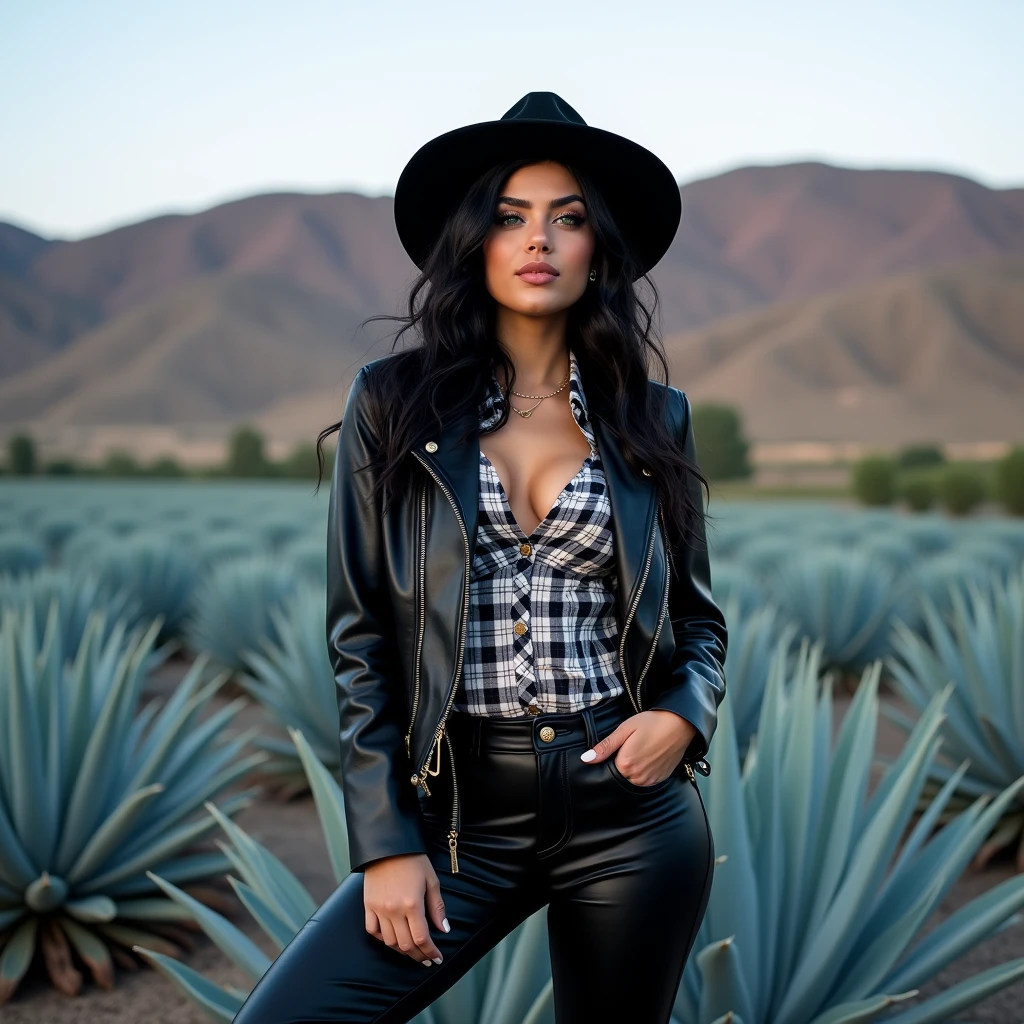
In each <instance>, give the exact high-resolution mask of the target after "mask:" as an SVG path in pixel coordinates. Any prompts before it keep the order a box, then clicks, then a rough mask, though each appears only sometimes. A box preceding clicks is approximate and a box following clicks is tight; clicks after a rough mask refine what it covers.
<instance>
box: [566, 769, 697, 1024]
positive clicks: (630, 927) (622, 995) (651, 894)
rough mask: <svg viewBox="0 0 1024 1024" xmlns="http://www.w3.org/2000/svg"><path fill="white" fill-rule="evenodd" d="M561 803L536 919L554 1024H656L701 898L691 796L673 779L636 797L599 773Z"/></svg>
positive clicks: (665, 1012) (691, 788) (610, 773)
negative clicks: (564, 840)
mask: <svg viewBox="0 0 1024 1024" xmlns="http://www.w3.org/2000/svg"><path fill="white" fill-rule="evenodd" d="M583 767H584V768H586V767H587V766H586V765H584V766H583ZM593 767H594V768H595V769H599V768H600V767H601V766H600V765H595V766H593ZM577 775H578V777H580V778H582V775H581V773H579V772H577ZM573 796H574V798H576V802H575V804H574V809H573V825H574V835H573V840H572V842H571V843H570V844H569V846H568V847H567V848H566V850H565V851H564V852H565V854H566V855H567V856H566V859H565V860H564V861H563V862H562V863H561V864H560V865H559V868H558V872H557V877H556V879H555V880H556V883H557V884H556V886H555V887H554V888H553V890H552V892H551V893H550V899H551V903H550V906H549V907H548V918H547V919H548V937H549V945H550V949H551V968H552V975H553V979H554V999H555V1011H556V1020H557V1022H558V1024H584V1022H593V1021H594V1020H629V1021H631V1022H633V1024H667V1022H668V1020H669V1017H670V1015H671V1009H672V1004H673V1002H674V1000H675V997H676V993H677V991H678V988H679V983H680V980H681V978H682V974H683V968H684V967H685V965H686V960H687V958H688V956H689V954H690V950H691V948H692V946H693V942H694V940H695V938H696V935H697V930H698V928H699V927H700V923H701V921H702V919H703V917H704V912H705V910H706V908H707V902H708V897H709V896H710V893H711V881H712V875H713V864H714V843H713V840H712V836H711V830H710V828H709V827H708V820H707V815H706V813H705V811H704V805H703V802H702V800H701V797H700V793H699V791H698V790H697V787H696V785H695V784H694V783H692V782H690V781H689V779H686V778H684V777H680V776H673V777H672V779H671V780H670V782H669V784H668V785H667V786H659V785H655V786H654V787H653V788H652V790H651V792H644V791H643V788H642V787H638V786H634V785H632V784H631V783H629V782H628V781H627V782H626V784H625V785H623V784H622V779H621V777H618V776H616V774H615V772H614V769H612V768H606V770H605V772H604V773H601V772H600V771H597V772H595V773H593V774H591V775H590V776H587V777H586V779H585V782H583V783H581V785H579V786H574V787H573Z"/></svg>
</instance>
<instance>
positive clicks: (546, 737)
mask: <svg viewBox="0 0 1024 1024" xmlns="http://www.w3.org/2000/svg"><path fill="white" fill-rule="evenodd" d="M540 738H541V739H542V740H543V741H544V742H545V743H550V742H551V741H552V740H553V739H554V738H555V730H554V729H552V728H551V726H550V725H545V726H544V728H543V729H541V731H540Z"/></svg>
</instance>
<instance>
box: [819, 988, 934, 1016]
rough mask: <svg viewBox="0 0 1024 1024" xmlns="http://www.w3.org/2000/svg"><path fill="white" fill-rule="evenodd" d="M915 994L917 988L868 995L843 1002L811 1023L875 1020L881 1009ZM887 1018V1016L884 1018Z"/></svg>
mask: <svg viewBox="0 0 1024 1024" xmlns="http://www.w3.org/2000/svg"><path fill="white" fill-rule="evenodd" d="M916 995H917V989H916V988H915V989H912V990H911V991H910V992H900V993H898V994H896V995H876V996H868V998H867V999H861V1000H859V1001H858V1002H856V1003H843V1005H842V1006H835V1007H833V1008H832V1009H831V1010H827V1011H826V1012H825V1013H823V1014H821V1015H820V1016H818V1017H815V1018H814V1020H813V1021H811V1024H861V1022H862V1021H869V1020H876V1019H877V1017H878V1015H879V1014H880V1013H881V1012H882V1011H883V1010H887V1009H889V1007H890V1006H894V1005H895V1004H896V1003H898V1002H901V1001H902V1000H904V999H913V997H914V996H916ZM886 1019H887V1020H888V1018H886Z"/></svg>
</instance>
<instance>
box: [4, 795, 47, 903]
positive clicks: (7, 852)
mask: <svg viewBox="0 0 1024 1024" xmlns="http://www.w3.org/2000/svg"><path fill="white" fill-rule="evenodd" d="M37 874H38V872H37V871H36V868H35V866H34V865H33V863H32V861H31V860H29V857H28V854H27V853H26V852H25V847H24V846H22V845H21V840H20V839H19V838H18V834H17V833H16V832H15V831H14V826H13V825H12V824H11V820H10V818H8V817H7V813H6V811H5V810H4V802H3V800H0V881H3V882H6V883H7V884H8V885H10V886H14V887H16V888H18V889H22V890H24V889H25V888H26V887H27V886H29V885H30V884H31V883H32V881H33V879H34V878H35V877H36V875H37Z"/></svg>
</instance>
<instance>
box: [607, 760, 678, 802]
mask: <svg viewBox="0 0 1024 1024" xmlns="http://www.w3.org/2000/svg"><path fill="white" fill-rule="evenodd" d="M604 763H605V764H606V765H608V771H609V772H610V773H611V776H612V778H613V779H614V780H615V781H616V782H617V783H618V784H619V785H620V786H622V788H623V789H625V790H628V791H629V792H630V793H660V792H661V791H662V790H663V789H667V788H668V787H669V786H670V785H672V781H673V779H675V778H676V775H675V773H674V772H673V773H672V774H670V775H669V776H668V778H666V779H662V780H661V782H655V783H654V784H653V785H651V786H638V785H637V784H636V783H635V782H631V781H630V780H629V779H627V778H626V776H625V775H623V774H622V772H620V771H619V769H618V768H617V767H616V766H615V755H614V754H612V756H611V757H609V758H608V759H607V760H606V761H605V762H604Z"/></svg>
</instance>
